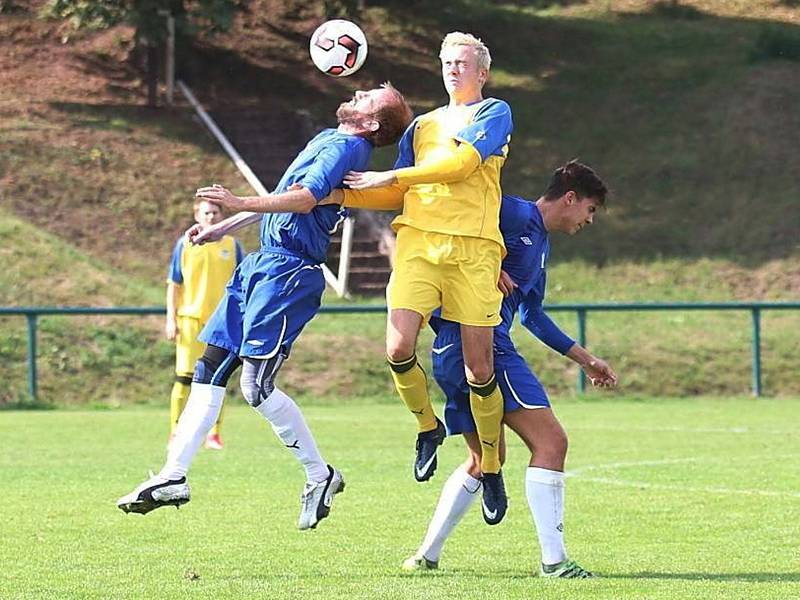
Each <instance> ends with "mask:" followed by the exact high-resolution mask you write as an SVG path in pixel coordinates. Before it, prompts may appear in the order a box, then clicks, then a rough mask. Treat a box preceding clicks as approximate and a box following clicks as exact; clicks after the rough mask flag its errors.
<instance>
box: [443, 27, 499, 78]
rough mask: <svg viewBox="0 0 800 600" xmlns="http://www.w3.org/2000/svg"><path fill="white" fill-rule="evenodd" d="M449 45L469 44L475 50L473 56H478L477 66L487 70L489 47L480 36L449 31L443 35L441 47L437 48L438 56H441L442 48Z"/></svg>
mask: <svg viewBox="0 0 800 600" xmlns="http://www.w3.org/2000/svg"><path fill="white" fill-rule="evenodd" d="M450 46H469V47H471V48H473V49H474V50H475V56H476V57H477V58H478V68H480V69H486V70H487V71H488V70H489V68H490V67H491V66H492V56H491V55H490V54H489V48H487V47H486V44H484V43H483V42H482V41H481V40H480V38H476V37H475V36H474V35H472V34H471V33H462V32H461V31H451V32H450V33H448V34H447V35H446V36H444V39H443V40H442V48H441V50H439V58H441V57H442V52H444V49H445V48H449V47H450Z"/></svg>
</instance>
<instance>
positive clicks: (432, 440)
mask: <svg viewBox="0 0 800 600" xmlns="http://www.w3.org/2000/svg"><path fill="white" fill-rule="evenodd" d="M446 436H447V430H446V429H445V427H444V423H442V422H441V421H440V420H439V419H438V418H437V419H436V429H432V430H431V431H423V432H422V433H418V434H417V456H416V459H415V461H414V479H416V480H417V481H428V479H430V478H431V477H433V473H434V472H435V471H436V465H437V462H438V461H437V459H436V451H437V450H438V449H439V446H441V445H442V443H443V442H444V438H445V437H446Z"/></svg>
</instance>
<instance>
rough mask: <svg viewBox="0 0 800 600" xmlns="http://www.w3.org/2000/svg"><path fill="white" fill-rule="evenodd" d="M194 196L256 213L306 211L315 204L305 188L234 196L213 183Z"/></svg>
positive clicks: (231, 208)
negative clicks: (260, 194) (266, 193)
mask: <svg viewBox="0 0 800 600" xmlns="http://www.w3.org/2000/svg"><path fill="white" fill-rule="evenodd" d="M195 196H196V197H198V198H202V199H204V200H209V201H210V202H216V203H217V204H220V205H221V206H223V207H224V208H225V209H227V210H229V211H231V212H241V211H248V212H257V213H281V212H294V213H308V212H311V209H313V208H314V207H315V206H316V205H317V199H316V198H315V197H314V195H313V194H312V193H311V191H310V190H308V189H306V188H300V189H292V190H287V191H285V192H283V193H280V194H269V195H267V196H236V195H234V194H233V193H232V192H231V191H230V190H228V189H227V188H224V187H222V186H221V185H218V184H214V185H212V186H210V187H202V188H199V189H198V190H197V193H196V194H195Z"/></svg>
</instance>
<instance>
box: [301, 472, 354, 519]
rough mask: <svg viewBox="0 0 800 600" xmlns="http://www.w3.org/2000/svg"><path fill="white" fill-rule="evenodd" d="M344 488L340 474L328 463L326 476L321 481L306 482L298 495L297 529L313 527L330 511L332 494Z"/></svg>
mask: <svg viewBox="0 0 800 600" xmlns="http://www.w3.org/2000/svg"><path fill="white" fill-rule="evenodd" d="M342 490H344V478H343V477H342V474H341V473H340V472H339V471H337V470H336V469H334V468H333V467H332V466H330V465H328V477H327V479H324V480H322V481H315V482H307V483H306V486H305V488H303V495H302V496H301V497H300V505H301V508H300V518H299V519H298V521H297V528H298V529H301V530H303V529H314V528H315V527H316V526H317V524H318V523H319V522H320V521H321V520H322V519H324V518H325V517H327V516H328V514H329V513H330V512H331V504H332V503H333V496H334V494H338V493H339V492H341V491H342Z"/></svg>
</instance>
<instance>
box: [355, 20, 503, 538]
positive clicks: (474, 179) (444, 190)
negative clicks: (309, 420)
mask: <svg viewBox="0 0 800 600" xmlns="http://www.w3.org/2000/svg"><path fill="white" fill-rule="evenodd" d="M439 58H440V59H441V63H442V79H443V81H444V87H445V89H446V90H447V93H448V95H449V103H448V104H447V105H446V106H442V107H440V108H437V109H436V110H433V111H431V112H429V113H427V114H424V115H421V116H419V117H417V118H416V119H415V120H414V121H413V122H412V123H411V125H410V126H409V127H408V129H407V130H406V132H405V134H404V135H403V137H402V139H401V140H400V144H399V156H398V159H397V162H396V163H395V166H394V169H393V170H391V171H386V172H380V173H379V172H363V173H350V174H349V175H348V177H346V178H345V180H344V182H345V183H346V184H347V185H349V186H350V187H351V188H353V189H355V190H363V189H367V188H377V189H375V190H372V191H371V192H369V193H368V194H367V196H368V197H369V198H370V201H371V202H372V203H373V204H374V201H375V198H376V197H384V198H386V199H387V200H389V201H396V200H397V199H401V200H402V201H403V213H402V214H401V215H400V216H399V217H397V218H396V219H395V221H394V223H393V227H394V229H395V231H396V232H397V249H396V255H395V261H394V271H393V273H392V276H391V279H390V281H389V287H388V289H387V299H388V304H389V319H388V324H387V334H386V353H387V358H388V361H389V366H390V367H391V370H392V378H393V379H394V382H395V386H396V387H397V391H398V393H399V394H400V397H401V398H402V400H403V402H404V403H405V405H406V406H407V407H408V409H409V410H410V411H411V412H412V413H413V414H414V415H415V416H416V418H417V422H418V427H419V433H418V435H417V448H416V459H415V464H414V476H415V478H416V479H417V480H418V481H426V480H427V479H429V478H430V477H431V476H432V475H433V472H434V470H435V469H436V464H437V459H436V451H437V448H438V446H439V445H440V444H441V443H442V442H443V441H444V437H445V427H444V425H443V424H442V422H441V421H440V420H439V419H438V418H437V416H436V415H435V414H434V412H433V408H432V406H431V402H430V396H429V394H428V382H427V377H426V375H425V372H424V371H423V370H422V368H421V367H420V366H419V364H418V363H417V357H416V344H417V336H418V334H419V330H420V327H421V326H422V323H423V321H424V319H425V318H426V317H427V315H429V314H430V313H431V312H432V311H433V310H434V309H436V308H437V307H439V306H441V307H442V316H443V318H446V319H448V320H450V321H454V322H457V323H460V325H461V333H462V338H463V342H464V343H463V353H464V366H465V372H466V376H467V380H468V382H469V387H470V404H471V406H472V412H473V414H474V416H475V421H476V424H477V431H478V435H479V438H480V440H481V445H482V447H483V455H482V457H483V458H482V461H481V468H482V472H483V482H484V494H483V500H484V502H483V515H484V519H485V520H486V522H487V523H489V524H495V523H499V522H500V520H501V519H502V518H503V516H504V514H505V511H506V505H507V501H506V494H505V487H504V485H503V479H502V475H501V473H500V460H499V455H498V449H499V442H500V431H501V428H502V424H501V421H502V417H503V400H502V396H501V394H500V390H499V389H498V388H497V381H496V379H495V375H494V366H493V358H492V327H493V326H495V325H497V324H498V323H500V303H501V300H502V295H501V293H500V291H499V290H498V288H497V282H498V278H499V277H500V262H501V260H502V257H503V254H504V247H503V238H502V236H501V235H500V229H499V224H498V221H499V213H500V169H501V168H502V166H503V163H504V162H505V160H506V156H507V152H508V143H509V141H510V139H511V131H512V129H513V124H512V120H511V109H510V108H509V106H508V104H506V103H505V102H503V101H502V100H498V99H495V98H484V97H483V92H482V90H483V86H484V84H485V83H486V80H487V78H488V75H489V67H490V66H491V57H490V55H489V50H488V48H487V47H486V45H485V44H484V43H483V42H481V41H480V40H479V39H478V38H476V37H474V36H472V35H470V34H466V33H461V32H453V33H449V34H448V35H447V36H446V37H445V38H444V41H443V42H442V47H441V52H440V54H439Z"/></svg>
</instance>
